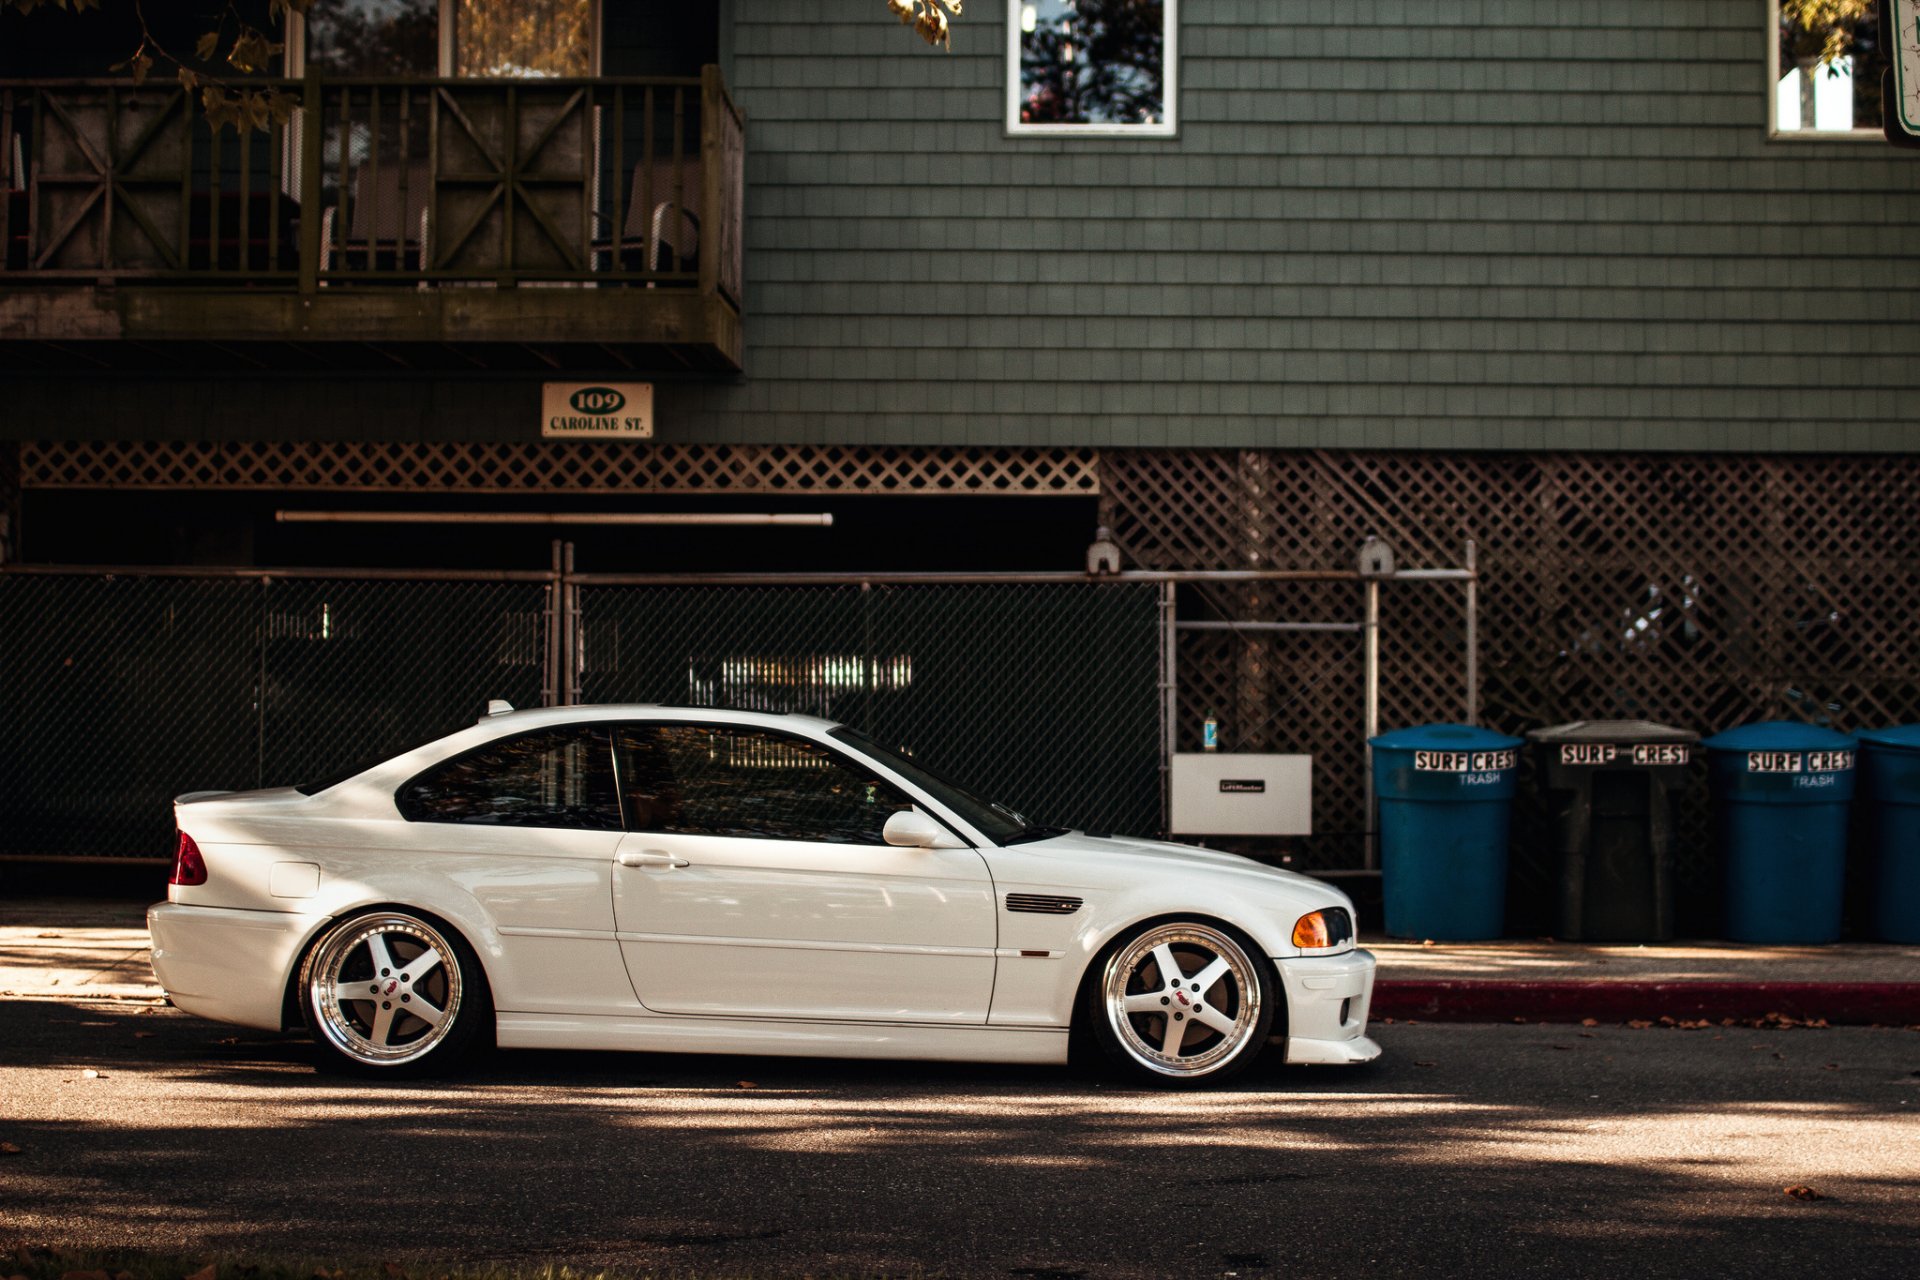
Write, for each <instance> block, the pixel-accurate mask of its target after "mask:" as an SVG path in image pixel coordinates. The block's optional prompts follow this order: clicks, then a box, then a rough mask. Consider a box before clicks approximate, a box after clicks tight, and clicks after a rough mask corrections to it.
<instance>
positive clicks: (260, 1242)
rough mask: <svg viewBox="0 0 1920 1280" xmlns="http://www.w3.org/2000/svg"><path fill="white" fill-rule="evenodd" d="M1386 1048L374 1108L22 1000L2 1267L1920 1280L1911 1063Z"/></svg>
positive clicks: (528, 1067)
mask: <svg viewBox="0 0 1920 1280" xmlns="http://www.w3.org/2000/svg"><path fill="white" fill-rule="evenodd" d="M1378 1034H1379V1038H1380V1040H1381V1041H1382V1042H1383V1043H1384V1044H1385V1045H1386V1049H1387V1055H1386V1057H1385V1058H1384V1059H1383V1060H1382V1061H1381V1062H1380V1063H1377V1064H1375V1065H1373V1066H1370V1067H1364V1068H1350V1069H1328V1068H1322V1069H1315V1068H1277V1067H1276V1068H1272V1069H1262V1070H1260V1071H1259V1072H1258V1073H1257V1074H1256V1075H1255V1076H1254V1077H1253V1078H1252V1079H1250V1080H1244V1081H1243V1082H1242V1083H1241V1084H1240V1086H1239V1087H1237V1088H1234V1089H1232V1090H1229V1091H1220V1092H1212V1093H1204V1094H1197V1095H1196V1094H1186V1095H1170V1094H1165V1093H1156V1092H1141V1091H1135V1090H1131V1089H1125V1088H1120V1087H1116V1086H1114V1085H1111V1084H1104V1085H1103V1084H1099V1083H1096V1082H1095V1081H1093V1080H1090V1079H1088V1078H1085V1077H1082V1076H1077V1075H1074V1074H1071V1073H1068V1072H1066V1071H1054V1070H1036V1069H1024V1068H994V1067H953V1066H939V1065H922V1064H882V1065H860V1064H845V1063H832V1062H818V1061H789V1060H775V1059H764V1058H761V1059H746V1058H677V1057H652V1056H622V1055H604V1054H558V1053H552V1054H548V1053H541V1054H532V1053H519V1054H502V1055H498V1056H495V1057H493V1058H491V1059H489V1060H487V1061H486V1062H485V1063H484V1064H483V1065H482V1066H481V1068H480V1069H479V1070H478V1071H476V1072H475V1073H473V1074H471V1075H469V1076H467V1077H465V1078H462V1079H460V1080H458V1081H454V1082H433V1083H418V1084H388V1083H379V1084H373V1083H363V1082H353V1081H344V1080H339V1079H335V1078H331V1077H326V1076H318V1075H315V1074H314V1073H313V1072H312V1071H311V1069H310V1067H309V1066H308V1063H307V1059H306V1057H305V1054H306V1046H305V1045H303V1044H302V1043H300V1042H299V1041H297V1040H294V1039H291V1038H276V1037H270V1036H263V1035H257V1034H252V1033H247V1032H239V1033H237V1034H236V1032H235V1031H234V1030H233V1029H231V1028H223V1027H218V1026H215V1025H213V1024H210V1023H205V1022H200V1021H197V1020H195V1019H192V1018H188V1017H185V1016H183V1015H180V1014H178V1013H175V1012H172V1011H168V1010H154V1011H151V1012H142V1011H139V1010H136V1009H129V1008H103V1007H102V1006H101V1005H87V1006H79V1005H65V1004H59V1003H53V1002H47V1001H16V1002H0V1141H6V1142H11V1143H13V1144H15V1145H17V1146H18V1147H20V1148H21V1149H22V1150H21V1152H20V1153H19V1154H17V1155H3V1156H0V1244H5V1245H13V1244H22V1243H30V1244H48V1245H56V1246H59V1245H67V1246H90V1245H98V1246H109V1245H110V1246H134V1247H143V1248H150V1249H163V1250H177V1251H182V1252H187V1253H194V1252H196V1251H217V1252H220V1253H226V1254H233V1253H245V1252H249V1251H253V1250H256V1249H265V1250H273V1251H288V1252H293V1253H297V1254H300V1255H303V1256H320V1255H333V1256H341V1257H348V1256H350V1257H355V1258H365V1259H369V1260H373V1261H398V1262H401V1263H419V1262H423V1261H428V1260H433V1261H462V1262H469V1263H479V1262H506V1263H516V1264H526V1263H544V1262H548V1261H560V1262H569V1263H575V1264H584V1265H589V1266H619V1267H623V1268H635V1269H639V1268H647V1267H660V1268H664V1269H674V1270H678V1269H687V1270H697V1271H699V1272H700V1273H702V1274H707V1275H711V1274H732V1273H739V1272H750V1273H752V1274H756V1275H784V1274H798V1273H801V1272H807V1273H811V1274H815V1275H820V1274H840V1273H849V1272H852V1273H867V1274H871V1273H875V1272H882V1271H885V1272H894V1273H898V1272H907V1273H910V1274H919V1273H924V1274H936V1275H956V1276H1026V1277H1067V1276H1078V1275H1086V1276H1241V1277H1254V1276H1267V1275H1288V1276H1302V1277H1314V1278H1316V1280H1318V1278H1321V1277H1328V1276H1353V1275H1355V1274H1357V1273H1373V1274H1383V1275H1465V1274H1473V1275H1475V1276H1487V1275H1498V1276H1508V1275H1542V1276H1546V1275H1551V1276H1556V1277H1563V1276H1619V1275H1627V1274H1633V1275H1638V1276H1666V1275H1672V1276H1697V1275H1702V1274H1712V1275H1752V1276H1762V1275H1765V1276H1778V1275H1811V1274H1834V1273H1838V1274H1846V1275H1848V1276H1850V1277H1859V1276H1908V1277H1911V1276H1915V1275H1920V1033H1915V1032H1912V1031H1901V1030H1871V1029H1864V1028H1862V1029H1834V1030H1825V1031H1817V1030H1769V1031H1753V1030H1748V1029H1744V1028H1741V1029H1728V1030H1718V1029H1716V1030H1713V1031H1674V1030H1661V1029H1655V1030H1631V1029H1627V1028H1616V1027H1601V1028H1595V1029H1592V1030H1590V1031H1586V1032H1584V1033H1583V1031H1582V1030H1581V1028H1578V1027H1566V1026H1551V1027H1550V1026H1462V1025H1451V1026H1436V1025H1404V1024H1403V1025H1398V1026H1386V1027H1381V1028H1379V1031H1378ZM88 1070H92V1071H95V1072H98V1073H99V1074H97V1075H95V1076H88V1075H86V1074H85V1073H86V1072H87V1071H88ZM743 1082H747V1083H750V1084H751V1086H752V1087H747V1083H743ZM1795 1184H1804V1185H1808V1186H1811V1187H1812V1188H1814V1189H1815V1190H1816V1191H1818V1192H1819V1193H1821V1194H1822V1195H1823V1196H1824V1197H1825V1198H1824V1199H1821V1200H1818V1201H1800V1200H1795V1199H1792V1198H1790V1197H1788V1196H1786V1195H1784V1194H1783V1191H1782V1189H1783V1188H1784V1187H1786V1186H1789V1185H1795Z"/></svg>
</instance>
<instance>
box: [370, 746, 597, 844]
mask: <svg viewBox="0 0 1920 1280" xmlns="http://www.w3.org/2000/svg"><path fill="white" fill-rule="evenodd" d="M396 799H397V800H398V802H399V805H400V812H401V814H402V816H404V817H405V818H406V819H407V820H408V821H409V822H471V823H481V824H485V825H489V826H498V827H563V828H570V829H573V830H579V831H618V830H620V801H619V797H618V795H617V793H616V791H615V789H614V783H613V753H612V743H611V741H610V738H609V734H608V731H607V730H606V729H605V728H604V727H587V728H581V727H579V726H570V727H562V728H557V729H537V730H535V731H533V732H532V733H523V734H519V735H517V736H515V737H511V738H507V739H505V740H504V741H501V742H494V743H489V744H488V745H486V746H484V747H480V748H478V749H476V750H473V751H469V752H467V753H466V754H465V755H461V756H455V757H454V758H453V759H451V760H448V761H446V762H444V763H442V764H437V765H435V766H434V767H433V768H431V769H428V770H427V771H426V772H425V773H423V774H421V775H420V776H419V777H417V778H415V779H414V780H413V781H411V782H409V783H407V785H406V786H404V787H402V788H401V789H400V793H399V795H398V796H397V797H396Z"/></svg>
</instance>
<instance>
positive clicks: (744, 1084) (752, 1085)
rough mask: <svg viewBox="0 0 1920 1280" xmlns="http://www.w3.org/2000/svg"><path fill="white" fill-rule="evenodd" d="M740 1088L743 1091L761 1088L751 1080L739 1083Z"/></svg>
mask: <svg viewBox="0 0 1920 1280" xmlns="http://www.w3.org/2000/svg"><path fill="white" fill-rule="evenodd" d="M738 1087H739V1088H742V1089H758V1088H759V1087H760V1086H759V1085H757V1084H755V1083H754V1082H753V1081H751V1080H742V1081H739V1082H738Z"/></svg>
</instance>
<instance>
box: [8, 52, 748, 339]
mask: <svg viewBox="0 0 1920 1280" xmlns="http://www.w3.org/2000/svg"><path fill="white" fill-rule="evenodd" d="M250 83H251V82H250ZM255 87H261V88H273V89H277V90H279V91H281V92H284V93H287V94H291V95H293V96H295V97H297V99H298V100H299V103H300V105H299V107H298V108H296V109H295V110H294V111H293V112H292V115H291V118H290V119H288V120H287V121H286V122H285V123H284V124H275V125H272V126H271V127H269V128H267V129H264V130H254V131H251V132H246V133H237V134H236V133H233V132H229V131H225V130H222V129H217V128H214V127H212V126H210V125H209V124H208V122H207V121H206V119H205V118H204V116H203V115H202V114H201V112H200V111H199V109H198V106H197V105H196V103H195V102H194V100H193V98H192V96H191V95H190V94H189V93H187V92H186V91H185V90H183V89H182V88H180V87H179V86H177V85H173V84H160V83H151V84H146V85H134V84H132V83H130V82H125V81H99V80H63V81H0V176H4V179H5V182H4V184H3V185H4V186H5V188H6V200H5V202H4V203H0V246H3V247H4V252H0V280H12V281H25V280H32V281H35V282H57V281H61V280H70V281H73V282H76V283H93V282H98V281H106V280H114V281H146V282H156V283H157V282H169V283H185V284H195V283H197V284H226V285H233V284H240V283H244V284H245V285H247V286H248V287H252V288H260V287H269V288H270V287H281V288H288V289H292V288H299V289H302V290H312V289H316V288H320V287H328V286H333V287H339V286H347V285H352V286H355V287H370V286H387V287H428V286H462V285H463V286H468V287H476V286H477V287H509V286H514V285H547V286H560V285H569V286H573V287H587V286H593V287H602V286H614V285H622V286H645V287H658V288H675V287H678V288H689V289H698V290H700V291H701V292H703V293H709V294H718V295H720V296H722V297H724V298H726V299H727V300H728V301H729V302H730V303H732V305H733V306H734V308H735V309H736V310H737V309H738V308H739V306H740V302H741V295H742V289H743V285H742V270H741V244H742V236H741V223H740V220H741V210H742V197H743V191H744V176H743V165H744V154H745V135H744V127H743V124H742V120H741V117H740V114H739V112H738V111H737V110H736V109H735V107H734V105H733V102H732V100H731V98H729V96H728V95H727V91H726V88H725V86H724V84H723V83H722V81H721V78H720V74H719V70H718V69H717V68H715V67H707V68H705V69H703V71H702V73H701V74H700V75H699V76H698V77H683V78H594V79H550V80H549V79H543V80H510V81H501V80H460V79H332V78H327V77H317V76H316V77H308V78H307V79H304V80H289V81H263V82H260V83H259V84H258V85H257V86H255Z"/></svg>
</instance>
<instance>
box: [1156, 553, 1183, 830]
mask: <svg viewBox="0 0 1920 1280" xmlns="http://www.w3.org/2000/svg"><path fill="white" fill-rule="evenodd" d="M1174 591H1175V587H1174V584H1173V583H1172V582H1163V583H1161V584H1160V834H1161V835H1163V836H1172V835H1173V753H1174V749H1175V747H1176V746H1177V745H1178V744H1179V723H1178V716H1179V710H1180V701H1179V699H1180V651H1179V640H1180V633H1179V630H1178V627H1177V623H1176V619H1175V616H1174V608H1175V604H1176V600H1175V595H1174Z"/></svg>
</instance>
